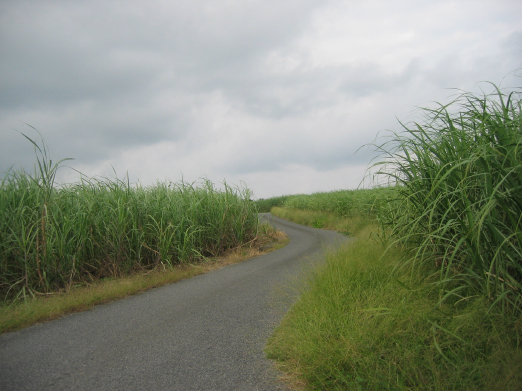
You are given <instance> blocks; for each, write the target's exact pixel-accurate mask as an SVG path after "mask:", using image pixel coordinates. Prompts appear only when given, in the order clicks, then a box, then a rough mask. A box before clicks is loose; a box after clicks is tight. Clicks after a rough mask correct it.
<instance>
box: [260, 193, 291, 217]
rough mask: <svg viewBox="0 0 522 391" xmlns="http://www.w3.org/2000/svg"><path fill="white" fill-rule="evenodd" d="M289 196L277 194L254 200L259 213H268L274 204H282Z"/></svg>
mask: <svg viewBox="0 0 522 391" xmlns="http://www.w3.org/2000/svg"><path fill="white" fill-rule="evenodd" d="M288 197H290V196H279V197H272V198H266V199H265V198H261V199H259V200H256V201H255V204H256V205H257V210H258V211H259V213H268V212H270V209H272V208H273V207H274V206H283V204H284V202H285V201H286V199H287V198H288Z"/></svg>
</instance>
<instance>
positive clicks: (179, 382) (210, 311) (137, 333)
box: [0, 214, 346, 391]
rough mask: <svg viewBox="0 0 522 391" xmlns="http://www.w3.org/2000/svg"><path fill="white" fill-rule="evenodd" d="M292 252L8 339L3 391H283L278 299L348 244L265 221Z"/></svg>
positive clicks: (1, 348)
mask: <svg viewBox="0 0 522 391" xmlns="http://www.w3.org/2000/svg"><path fill="white" fill-rule="evenodd" d="M262 218H267V219H269V220H270V222H271V223H272V224H273V225H275V226H276V227H278V228H280V229H282V230H283V231H285V232H286V233H287V235H288V236H289V237H290V244H288V245H287V246H286V247H284V248H282V249H280V250H277V251H274V252H272V253H269V254H266V255H264V256H261V257H257V258H253V259H250V260H248V261H245V262H242V263H239V264H236V265H231V266H227V267H224V268H222V269H219V270H216V271H213V272H210V273H208V274H205V275H201V276H198V277H195V278H192V279H189V280H184V281H181V282H178V283H176V284H171V285H168V286H165V287H162V288H157V289H153V290H151V291H148V292H146V293H143V294H139V295H136V296H133V297H129V298H126V299H124V300H120V301H117V302H113V303H110V304H106V305H100V306H97V307H95V308H94V309H92V310H90V311H86V312H83V313H78V314H72V315H69V316H66V317H64V318H61V319H58V320H55V321H52V322H48V323H44V324H40V325H36V326H32V327H29V328H26V329H24V330H21V331H17V332H12V333H7V334H5V335H3V336H0V390H3V391H6V390H53V391H54V390H225V391H227V390H242V391H246V390H267V391H269V390H281V389H283V388H282V386H281V385H279V384H278V383H277V380H276V378H277V373H275V372H274V370H273V369H271V365H270V361H269V360H267V359H266V358H265V357H264V354H263V347H264V344H265V342H266V339H267V337H268V336H269V335H270V334H271V331H272V330H273V327H274V325H276V324H277V322H278V321H280V320H281V318H282V316H283V313H284V311H285V310H287V309H288V306H289V305H290V303H289V302H288V301H287V302H286V303H285V300H281V302H282V303H283V304H281V303H279V304H278V305H274V303H275V302H278V300H276V299H275V297H276V296H277V295H275V296H274V292H275V291H277V288H278V286H283V285H284V284H285V282H287V281H288V279H289V278H290V275H292V274H295V273H296V272H297V271H298V270H299V269H301V268H302V266H303V264H305V263H307V262H313V261H315V260H318V259H320V256H321V254H322V253H323V250H324V246H333V245H337V244H339V243H340V242H342V241H344V240H345V239H346V238H345V237H344V236H343V235H341V234H338V233H336V232H333V231H324V230H317V229H313V228H308V227H303V226H301V225H297V224H294V223H290V222H287V221H285V220H281V219H278V218H276V217H273V216H271V215H269V214H263V215H262Z"/></svg>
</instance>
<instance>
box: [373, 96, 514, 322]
mask: <svg viewBox="0 0 522 391" xmlns="http://www.w3.org/2000/svg"><path fill="white" fill-rule="evenodd" d="M521 108H522V106H521V100H520V94H519V93H517V92H516V91H512V92H510V93H504V92H502V91H501V90H500V89H499V88H497V87H496V86H494V92H493V93H491V94H484V95H481V96H480V95H473V94H470V93H463V94H462V95H460V96H459V97H458V98H457V99H456V100H455V101H453V102H452V103H450V104H448V105H440V106H439V107H438V108H436V109H424V111H423V112H424V114H425V118H423V120H422V121H419V122H416V123H414V124H413V125H405V124H403V127H404V130H405V132H404V133H402V134H393V135H392V139H391V140H390V141H388V142H387V143H385V144H383V145H380V146H379V147H378V148H379V150H381V151H382V152H383V157H384V160H383V161H382V162H379V163H377V164H378V165H380V164H383V163H384V169H383V170H382V171H381V173H384V174H386V175H387V176H388V178H390V180H391V182H393V183H395V184H397V185H398V187H397V189H398V190H397V191H398V192H399V194H400V197H399V198H400V202H396V203H394V204H392V208H391V209H390V213H389V215H388V216H387V218H383V219H382V222H383V225H384V226H383V228H384V230H385V231H386V230H388V232H389V233H390V235H391V236H392V237H395V238H396V240H397V243H401V244H403V245H406V246H407V247H408V248H410V249H411V251H412V254H413V255H412V256H411V257H410V261H409V262H410V263H411V264H412V265H414V266H419V267H420V268H425V269H428V270H434V269H436V270H438V276H439V278H438V283H439V286H440V287H441V289H442V293H441V297H442V298H443V299H452V300H454V301H460V300H465V299H466V298H468V297H472V296H473V295H476V294H485V295H486V296H487V297H488V298H489V300H490V302H491V305H495V306H500V307H501V308H502V309H503V310H504V311H515V312H519V313H520V311H521V310H522V250H521V249H522V111H521Z"/></svg>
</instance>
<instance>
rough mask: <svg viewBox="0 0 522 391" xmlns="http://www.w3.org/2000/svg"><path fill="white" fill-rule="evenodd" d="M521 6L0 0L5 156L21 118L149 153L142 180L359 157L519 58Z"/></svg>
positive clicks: (14, 156)
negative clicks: (419, 110) (413, 116)
mask: <svg viewBox="0 0 522 391" xmlns="http://www.w3.org/2000/svg"><path fill="white" fill-rule="evenodd" d="M470 7H473V10H474V11H473V12H474V14H473V15H474V17H473V18H472V19H469V18H468V17H467V14H466V12H467V11H469V9H470ZM447 10H451V13H450V14H449V15H450V17H448V18H445V19H444V20H442V21H441V19H440V18H439V16H440V15H443V14H445V13H446V14H447ZM520 12H522V7H521V5H519V2H516V1H511V0H504V1H500V2H497V4H496V5H495V6H493V5H487V4H485V3H480V4H477V3H476V2H468V1H463V2H459V3H454V2H451V1H443V2H432V1H425V2H424V1H423V2H412V1H408V0H403V1H401V3H400V4H398V5H396V6H395V5H393V6H391V5H390V3H388V2H385V1H368V2H364V4H363V3H358V2H353V3H352V2H339V1H335V0H329V1H320V0H300V1H297V0H285V1H280V0H278V1H276V0H268V1H234V0H232V1H218V0H216V1H212V2H209V1H204V0H180V1H175V2H163V1H159V0H158V1H149V2H142V1H137V0H134V1H111V2H107V1H101V0H95V1H84V2H71V1H66V0H62V1H60V0H50V1H45V2H41V1H37V0H34V1H24V0H21V1H16V2H15V1H12V2H9V1H3V2H0V53H2V56H1V57H0V75H1V76H0V138H1V142H0V171H2V170H5V169H6V168H7V167H9V166H10V165H11V164H12V163H21V164H23V165H25V166H30V165H31V164H32V161H33V160H34V159H33V156H32V155H33V153H32V148H31V146H30V145H29V144H28V143H27V141H26V140H24V139H23V138H22V137H20V135H18V134H17V133H16V132H14V131H13V130H12V128H16V129H19V130H21V131H24V132H25V131H27V132H28V134H29V135H32V136H35V137H36V136H37V135H36V133H35V132H34V131H32V130H31V129H30V128H28V127H26V126H24V125H23V124H22V123H21V122H20V121H23V122H27V123H29V124H31V125H33V126H35V127H36V128H38V129H39V130H40V131H42V134H43V135H44V137H45V140H46V141H47V143H48V144H49V146H50V148H51V151H52V152H53V157H54V158H55V159H60V158H63V157H74V158H75V159H76V160H75V162H73V163H71V164H72V165H77V166H78V167H80V166H81V167H84V168H86V169H87V170H90V171H92V172H96V170H99V169H100V168H99V167H101V165H105V166H108V165H110V164H115V165H118V167H120V165H121V164H123V163H122V162H125V164H129V167H128V169H129V170H132V169H135V170H137V171H139V172H142V171H140V169H141V167H145V166H146V167H148V169H147V171H146V172H145V171H144V172H145V174H144V175H147V179H143V178H142V179H143V180H144V181H147V180H148V181H152V182H153V181H154V179H155V177H156V176H157V175H160V176H161V175H163V174H160V173H163V172H164V171H163V168H162V167H160V164H169V165H171V166H173V167H176V172H183V171H191V172H197V174H195V175H202V176H204V175H206V174H208V175H217V176H221V175H222V176H225V177H226V176H227V175H232V176H240V175H250V174H252V175H253V174H256V173H266V172H285V170H287V168H288V167H289V166H292V167H294V166H303V167H310V168H311V169H313V170H316V171H317V172H329V171H332V170H339V169H341V168H343V167H347V166H351V165H357V166H359V165H361V164H364V162H369V161H370V160H371V158H372V157H373V155H372V154H371V152H368V151H363V152H359V153H358V154H355V155H354V152H355V151H356V150H357V149H358V148H359V147H361V146H362V145H363V144H365V143H368V142H371V141H372V140H373V139H374V137H375V135H376V133H377V132H378V131H380V130H382V129H385V128H387V127H390V126H393V124H395V123H396V120H395V116H397V117H399V118H400V119H404V116H406V115H408V113H409V112H410V111H411V110H412V108H413V106H414V105H424V104H426V103H427V102H428V103H429V101H430V100H442V99H444V98H445V97H447V96H448V95H450V94H451V91H448V90H445V88H449V87H458V88H464V89H466V88H475V84H474V83H475V82H476V81H480V80H492V81H499V80H501V79H502V77H504V76H505V75H506V74H509V73H510V72H511V71H513V70H514V69H516V68H517V67H520V65H521V51H520V50H521V48H522V46H521V45H522V40H521V37H522V33H521V30H520V28H519V27H518V20H517V18H516V17H515V15H518V14H520ZM463 20H466V23H463V22H462V21H463ZM506 83H508V84H509V83H511V84H513V83H516V79H513V78H508V80H506ZM166 145H168V146H169V147H168V148H171V149H172V153H168V151H165V148H167V147H166ZM156 149H157V150H161V151H163V152H162V153H164V154H165V155H164V156H163V155H162V159H163V160H165V163H154V164H157V165H153V163H152V162H153V161H155V160H154V156H151V152H150V151H154V150H156ZM133 154H134V156H135V158H134V159H132V158H130V157H129V156H130V155H133ZM123 169H124V170H126V169H127V167H124V168H123ZM252 178H253V177H252ZM173 179H175V178H173Z"/></svg>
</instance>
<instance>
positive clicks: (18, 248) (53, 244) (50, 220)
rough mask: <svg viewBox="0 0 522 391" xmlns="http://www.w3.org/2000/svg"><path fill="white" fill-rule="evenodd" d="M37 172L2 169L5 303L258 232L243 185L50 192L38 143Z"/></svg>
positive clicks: (0, 278)
mask: <svg viewBox="0 0 522 391" xmlns="http://www.w3.org/2000/svg"><path fill="white" fill-rule="evenodd" d="M29 141H31V142H32V143H33V144H34V146H35V151H36V153H37V165H36V169H35V173H34V174H33V175H30V174H28V173H26V172H25V171H23V170H22V171H13V170H11V171H9V172H8V173H6V174H5V175H4V177H3V179H2V182H1V186H0V216H2V218H1V219H0V294H1V295H2V297H3V298H5V299H7V300H12V299H16V298H20V297H24V298H25V297H27V296H34V295H37V294H44V293H49V292H55V291H59V290H64V289H69V288H70V287H72V286H74V285H75V284H78V283H79V282H92V281H94V280H96V279H100V278H106V277H114V276H122V275H126V274H129V273H131V272H135V271H139V270H141V271H143V270H151V269H153V268H156V267H172V266H174V265H178V264H183V263H188V262H193V261H196V260H201V259H204V258H205V257H215V256H218V255H221V254H223V252H224V251H226V250H227V249H230V248H234V247H237V246H239V245H241V244H244V243H247V242H249V241H252V240H253V239H254V238H255V237H256V235H257V230H258V217H257V209H256V207H255V205H254V204H253V203H252V202H250V195H251V192H250V191H249V190H248V189H246V188H232V187H230V186H228V185H227V184H225V185H224V190H222V191H220V190H217V189H215V187H214V185H213V184H212V183H211V182H209V181H204V182H203V183H202V184H201V186H199V187H198V186H194V185H193V184H187V183H184V182H182V183H178V184H174V183H158V184H157V185H155V186H152V187H141V186H131V185H130V184H129V183H128V181H121V180H118V179H115V180H109V179H95V178H85V177H84V178H82V180H81V182H80V183H76V184H69V185H62V186H56V185H55V182H54V179H55V175H56V171H57V169H58V168H59V166H60V163H61V162H58V163H56V164H53V163H52V161H51V160H50V158H49V157H48V153H47V148H46V146H45V144H44V142H43V140H42V142H41V146H40V145H38V144H37V143H35V142H33V141H32V140H31V139H29Z"/></svg>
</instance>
